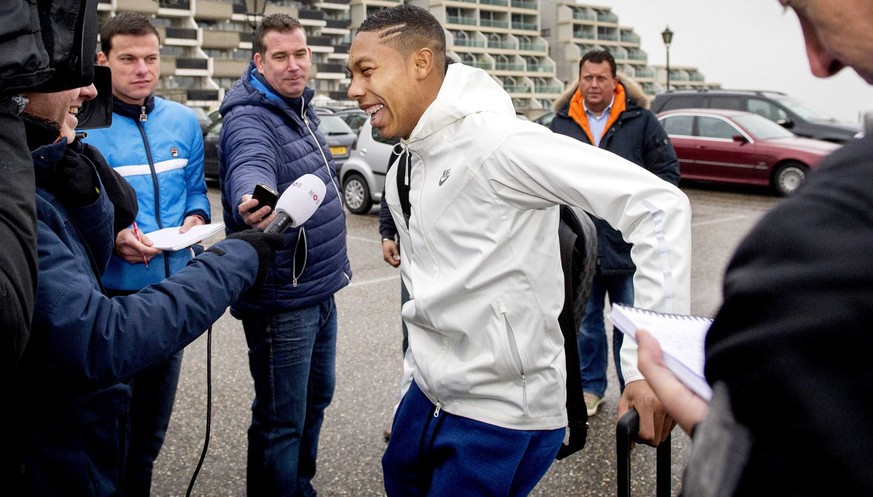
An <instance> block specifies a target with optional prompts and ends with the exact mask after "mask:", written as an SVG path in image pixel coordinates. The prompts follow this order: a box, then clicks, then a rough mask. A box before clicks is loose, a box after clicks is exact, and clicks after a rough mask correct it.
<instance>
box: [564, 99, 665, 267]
mask: <svg viewBox="0 0 873 497" xmlns="http://www.w3.org/2000/svg"><path fill="white" fill-rule="evenodd" d="M626 105H627V107H626V110H625V111H624V112H622V113H621V115H619V117H618V119H617V120H616V121H615V122H614V123H613V124H612V126H610V127H609V128H608V129H606V130H604V132H603V138H601V140H600V148H602V149H605V150H609V151H610V152H613V153H615V154H617V155H620V156H621V157H624V158H625V159H627V160H629V161H631V162H633V163H634V164H637V165H639V166H642V167H644V168H646V169H648V170H649V171H651V172H652V173H654V174H655V175H657V176H658V177H660V178H661V179H663V180H664V181H668V182H670V183H672V184H674V185H677V184H679V160H678V159H677V158H676V152H675V151H674V150H673V145H671V144H670V140H669V139H668V138H667V133H665V132H664V128H663V127H662V126H661V124H660V123H659V122H658V120H657V118H655V115H654V114H652V113H651V112H649V111H648V110H646V109H643V108H642V107H640V106H638V105H637V104H636V103H635V102H634V101H633V100H632V99H631V98H628V99H627V102H626ZM569 107H570V104H569V98H568V99H567V102H566V103H565V104H564V105H563V106H562V107H561V108H560V109H559V110H558V111H557V112H556V113H555V118H554V119H553V120H552V122H551V123H550V124H549V128H550V129H551V130H552V131H554V132H555V133H560V134H562V135H567V136H569V137H571V138H575V139H577V140H579V141H581V142H584V143H588V144H591V141H590V140H589V139H588V135H586V134H585V132H584V131H583V130H582V128H581V127H580V126H579V125H578V124H577V123H576V121H574V120H573V118H571V117H570V116H569V114H568V111H569ZM591 218H592V219H593V220H594V224H595V225H596V226H597V243H598V271H599V273H600V274H604V275H609V274H628V273H633V272H634V271H635V270H636V266H635V265H634V263H633V261H632V260H631V255H630V249H631V245H630V244H628V243H626V242H625V241H624V239H623V238H622V236H621V233H620V232H619V231H617V230H615V229H614V228H612V226H610V225H609V223H607V222H606V221H604V220H602V219H599V218H596V217H594V216H592V217H591Z"/></svg>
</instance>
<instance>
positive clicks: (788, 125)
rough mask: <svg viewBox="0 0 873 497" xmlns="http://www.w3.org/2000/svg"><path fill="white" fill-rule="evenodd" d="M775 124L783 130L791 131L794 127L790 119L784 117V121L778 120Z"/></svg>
mask: <svg viewBox="0 0 873 497" xmlns="http://www.w3.org/2000/svg"><path fill="white" fill-rule="evenodd" d="M776 124H778V125H779V126H782V127H783V128H785V129H791V128H793V127H794V121H792V120H791V118H790V117H786V118H785V119H780V120H778V121H776Z"/></svg>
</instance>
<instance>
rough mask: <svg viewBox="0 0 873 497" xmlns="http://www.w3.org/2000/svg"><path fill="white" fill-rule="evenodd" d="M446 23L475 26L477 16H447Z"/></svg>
mask: <svg viewBox="0 0 873 497" xmlns="http://www.w3.org/2000/svg"><path fill="white" fill-rule="evenodd" d="M446 24H464V25H467V26H475V25H476V18H475V17H466V16H446Z"/></svg>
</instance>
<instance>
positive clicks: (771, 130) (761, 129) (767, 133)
mask: <svg viewBox="0 0 873 497" xmlns="http://www.w3.org/2000/svg"><path fill="white" fill-rule="evenodd" d="M733 120H734V121H736V122H737V124H739V125H740V126H742V127H743V128H744V129H745V130H746V131H748V132H749V133H750V134H751V135H752V136H754V137H755V138H757V139H759V140H776V139H779V138H791V137H793V136H794V134H793V133H792V132H790V131H788V130H787V129H785V128H783V127H782V126H779V125H778V124H776V123H774V122H773V121H771V120H769V119H767V118H764V117H761V116H759V115H758V114H743V115H739V116H733Z"/></svg>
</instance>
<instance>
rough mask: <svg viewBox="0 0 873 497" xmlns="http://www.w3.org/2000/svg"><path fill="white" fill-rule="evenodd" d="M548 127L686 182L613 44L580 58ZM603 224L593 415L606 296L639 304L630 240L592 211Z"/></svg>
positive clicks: (584, 339)
mask: <svg viewBox="0 0 873 497" xmlns="http://www.w3.org/2000/svg"><path fill="white" fill-rule="evenodd" d="M549 128H551V130H552V131H554V132H556V133H560V134H562V135H567V136H569V137H572V138H575V139H577V140H579V141H581V142H583V143H588V144H590V145H594V146H595V147H599V148H603V149H606V150H609V151H610V152H613V153H615V154H618V155H619V156H621V157H624V158H625V159H627V160H629V161H631V162H633V163H634V164H636V165H638V166H640V167H643V168H645V169H647V170H649V171H651V172H652V173H654V174H655V175H657V176H658V177H660V178H661V179H663V180H664V181H668V182H670V183H672V184H674V185H678V184H679V160H678V159H677V158H676V152H675V151H674V150H673V146H672V145H671V144H670V141H669V139H668V138H667V134H666V133H665V132H664V129H663V128H662V127H661V124H660V123H659V122H658V120H657V119H656V118H655V116H654V115H653V114H652V113H651V112H649V110H648V99H647V97H646V96H645V94H643V91H642V88H640V87H639V86H638V85H637V84H636V83H635V82H633V81H632V80H630V79H625V80H622V81H619V80H618V79H617V73H616V66H615V59H614V58H613V56H612V54H610V53H609V51H608V50H601V49H596V50H591V51H589V52H587V53H586V54H585V55H583V56H582V59H581V60H580V61H579V82H578V84H576V85H574V86H572V87H571V88H569V89H568V91H566V92H565V93H564V95H563V96H562V97H561V98H559V99H558V100H557V101H556V102H555V118H554V119H553V120H552V122H551V123H550V124H549ZM592 219H593V220H594V224H595V226H596V227H597V246H598V249H597V251H598V254H597V272H596V273H595V275H594V280H593V282H592V284H591V296H590V298H589V299H588V306H587V307H586V308H585V314H584V316H583V317H582V325H581V326H580V329H579V334H578V335H577V336H578V342H579V343H578V345H579V369H580V371H581V373H582V385H583V389H584V391H585V393H584V397H585V406H586V408H587V409H588V415H589V416H594V415H595V414H597V410H598V408H599V407H600V404H601V403H603V397H604V394H605V393H606V384H607V380H606V366H607V364H608V356H609V353H608V347H607V338H606V328H605V326H604V323H603V308H604V304H605V297H606V296H607V295H609V301H610V302H611V303H621V304H627V305H633V303H634V285H633V276H634V271H635V270H636V266H635V265H634V263H633V261H632V260H631V255H630V252H631V246H630V244H628V243H626V242H625V241H624V239H623V238H622V234H621V233H620V232H618V231H617V230H615V229H614V228H613V227H612V226H610V225H609V223H607V222H606V221H604V220H602V219H598V218H596V217H594V216H592ZM622 336H623V335H622V334H621V333H618V332H613V334H612V351H613V357H614V360H615V370H616V373H617V374H618V381H619V387H620V389H621V390H622V391H624V377H623V376H622V373H621V371H622V368H621V361H620V359H619V351H620V350H621V344H622Z"/></svg>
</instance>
